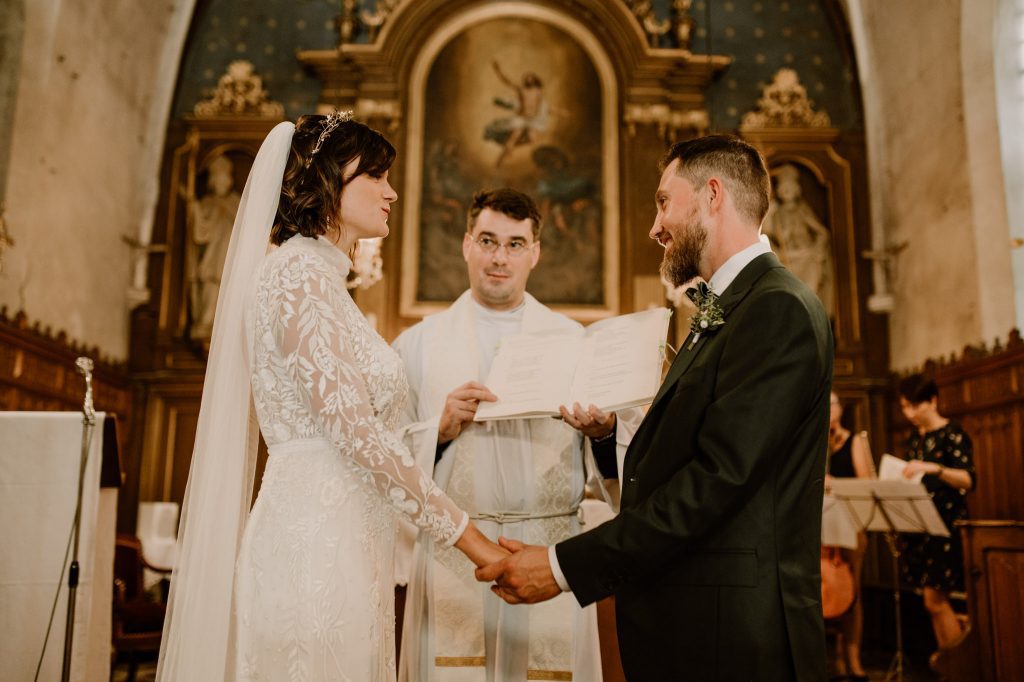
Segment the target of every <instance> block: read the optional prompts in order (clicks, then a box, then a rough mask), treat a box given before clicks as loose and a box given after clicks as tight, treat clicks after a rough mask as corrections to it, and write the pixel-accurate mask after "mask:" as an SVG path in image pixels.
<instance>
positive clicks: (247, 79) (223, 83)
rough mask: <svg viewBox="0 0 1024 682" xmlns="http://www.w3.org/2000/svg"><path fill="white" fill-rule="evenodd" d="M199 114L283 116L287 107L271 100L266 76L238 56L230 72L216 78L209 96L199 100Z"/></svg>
mask: <svg viewBox="0 0 1024 682" xmlns="http://www.w3.org/2000/svg"><path fill="white" fill-rule="evenodd" d="M194 112H195V115H196V116H201V117H204V118H214V117H217V116H260V117H263V118H284V106H283V105H282V104H281V103H280V102H275V101H273V100H271V99H270V95H269V94H268V93H267V91H266V89H265V88H264V87H263V79H262V78H261V77H260V76H259V75H258V74H257V73H256V72H255V70H254V68H253V65H252V63H251V62H247V61H246V60H244V59H238V60H235V61H233V62H231V64H229V65H228V70H227V73H225V74H224V75H223V76H221V77H220V80H219V81H217V87H216V88H214V90H213V91H212V92H211V93H210V96H209V98H208V99H204V100H201V101H199V102H197V103H196V106H195V108H194Z"/></svg>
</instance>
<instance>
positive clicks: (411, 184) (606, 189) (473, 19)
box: [345, 2, 646, 322]
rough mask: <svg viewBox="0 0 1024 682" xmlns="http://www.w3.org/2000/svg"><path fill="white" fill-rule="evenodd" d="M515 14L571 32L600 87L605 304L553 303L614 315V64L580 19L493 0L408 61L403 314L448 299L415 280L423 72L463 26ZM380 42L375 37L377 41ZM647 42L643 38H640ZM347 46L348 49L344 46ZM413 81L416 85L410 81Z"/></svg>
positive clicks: (440, 306) (420, 312) (564, 309)
mask: <svg viewBox="0 0 1024 682" xmlns="http://www.w3.org/2000/svg"><path fill="white" fill-rule="evenodd" d="M503 17H510V18H511V17H514V18H520V19H532V20H534V21H540V22H543V23H547V24H550V25H552V26H554V27H556V28H559V29H561V30H563V31H565V32H566V33H568V34H569V35H570V36H572V37H573V38H574V39H575V40H576V41H577V42H578V43H579V45H580V47H581V48H583V51H584V52H585V53H586V54H587V56H588V57H590V59H591V62H592V63H593V65H594V70H595V71H597V75H598V78H600V80H601V85H602V93H601V95H602V97H601V99H602V103H603V112H602V133H601V134H602V142H603V145H604V152H605V159H606V163H605V164H604V168H603V169H602V195H603V204H604V205H603V207H602V208H603V215H604V216H606V217H605V223H604V245H603V246H604V253H603V254H602V256H603V262H604V263H605V267H604V272H603V273H602V278H603V282H604V292H605V296H604V302H603V303H602V304H601V305H587V306H584V305H572V304H568V305H553V306H551V307H552V308H553V309H555V310H557V311H559V312H561V313H564V314H566V315H568V316H569V317H572V318H574V319H576V320H579V321H581V322H592V321H594V320H600V319H603V318H606V317H610V316H612V315H616V314H618V312H619V310H620V301H619V272H620V270H619V268H620V263H619V257H620V254H621V249H620V230H621V227H620V225H619V214H620V212H621V210H622V208H621V205H620V198H619V192H620V187H619V182H620V178H619V166H620V165H621V154H620V150H619V119H618V112H619V82H618V79H617V78H616V75H615V67H614V65H613V64H612V61H611V58H610V57H609V56H608V53H607V52H606V51H605V49H604V47H603V46H602V44H601V41H600V40H599V39H598V38H597V37H596V36H595V35H594V33H593V32H592V31H591V30H590V29H589V28H587V27H586V26H585V25H584V24H583V23H581V22H580V21H578V20H577V19H575V18H574V17H572V16H570V15H568V14H566V13H564V12H561V11H558V10H554V9H550V8H547V7H542V6H538V5H533V4H527V3H525V2H494V3H487V4H486V5H483V6H480V7H476V8H473V9H470V10H468V11H465V12H462V13H461V14H459V15H458V16H456V17H454V18H453V19H451V20H450V21H448V22H447V23H446V24H445V25H444V26H442V27H440V28H438V29H437V30H436V31H435V32H434V34H433V35H432V36H431V37H430V39H429V40H427V41H426V42H425V43H424V45H423V48H422V49H421V50H420V53H419V55H417V57H416V61H415V62H414V63H413V66H412V69H411V71H410V74H409V77H408V79H407V80H406V84H407V85H409V86H410V91H411V96H410V99H409V118H408V127H407V128H406V131H407V132H406V136H407V137H406V145H405V149H406V150H407V151H406V153H407V155H408V162H407V165H406V176H405V193H404V197H406V198H405V199H404V202H403V203H405V206H406V207H407V208H406V209H405V210H403V211H402V213H403V221H402V256H401V270H400V272H401V277H400V282H399V314H400V315H402V316H403V317H422V316H425V315H429V314H431V313H435V312H439V311H441V310H444V309H446V308H447V307H448V306H449V305H450V303H435V302H430V301H420V300H418V298H417V290H416V280H417V278H418V273H419V247H420V240H419V237H420V235H419V227H420V224H419V206H420V198H421V196H422V189H423V186H422V183H423V155H424V149H423V145H424V142H425V140H424V136H423V126H424V119H425V113H424V108H425V101H426V87H427V76H428V75H429V73H430V69H431V67H433V65H434V61H435V60H436V58H437V56H438V55H439V54H440V53H441V50H443V49H444V47H445V46H446V45H447V44H448V43H450V42H451V41H452V40H454V39H455V38H456V37H457V36H458V35H459V34H460V33H462V32H463V31H465V30H466V29H468V28H470V27H472V26H474V25H476V24H480V23H483V22H485V21H490V20H492V19H497V18H503ZM378 40H380V39H378ZM644 42H645V43H646V40H645V41H644ZM345 47H346V49H347V48H348V47H349V46H348V45H346V46H345ZM413 84H415V85H413Z"/></svg>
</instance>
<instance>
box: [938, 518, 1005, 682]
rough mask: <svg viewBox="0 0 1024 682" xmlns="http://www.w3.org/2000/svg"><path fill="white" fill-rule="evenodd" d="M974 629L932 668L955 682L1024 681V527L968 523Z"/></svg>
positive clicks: (962, 524) (967, 558) (965, 529)
mask: <svg viewBox="0 0 1024 682" xmlns="http://www.w3.org/2000/svg"><path fill="white" fill-rule="evenodd" d="M957 526H958V527H959V530H960V532H961V537H962V538H963V544H964V563H965V568H966V576H967V604H968V609H969V612H970V626H969V628H968V630H967V631H966V632H965V634H964V637H963V638H962V639H961V641H960V642H958V643H957V644H956V645H954V646H953V647H950V648H949V649H942V650H940V651H939V652H938V653H937V654H936V656H935V657H934V658H933V660H932V667H933V668H934V669H935V670H936V671H937V672H939V673H940V674H942V675H943V677H944V678H946V679H949V680H951V681H952V682H1003V681H1007V682H1008V681H1011V680H1012V681H1016V680H1024V648H1022V647H1021V646H1020V643H1021V639H1020V637H1021V632H1024V579H1022V576H1024V523H1021V522H1018V521H963V522H959V523H958V524H957Z"/></svg>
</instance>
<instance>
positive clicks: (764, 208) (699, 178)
mask: <svg viewBox="0 0 1024 682" xmlns="http://www.w3.org/2000/svg"><path fill="white" fill-rule="evenodd" d="M676 159H679V169H678V172H679V175H681V176H683V177H684V178H686V179H687V180H689V181H690V184H691V185H693V188H694V189H695V190H700V188H702V187H703V186H704V184H705V183H707V181H708V179H709V178H711V177H712V176H718V177H719V178H721V179H722V181H723V182H724V183H725V186H726V189H727V190H728V191H729V194H730V195H732V200H733V204H734V205H735V206H736V211H737V212H738V213H739V214H740V216H741V217H743V218H745V219H747V220H749V221H751V222H753V224H754V225H760V224H761V221H762V220H764V217H765V215H766V214H767V213H768V202H769V201H770V199H771V191H772V186H771V180H770V179H769V176H768V168H767V167H766V166H765V162H764V157H762V156H761V152H759V151H757V149H755V148H754V147H753V146H751V145H749V144H747V143H746V142H744V141H743V140H741V139H739V138H738V137H734V136H732V135H707V136H705V137H698V138H696V139H693V140H687V141H686V142H676V143H675V144H674V145H672V147H671V148H669V150H668V153H667V154H665V158H663V159H662V160H661V169H662V171H664V170H665V168H667V167H668V166H669V165H670V164H671V163H672V162H673V161H675V160H676Z"/></svg>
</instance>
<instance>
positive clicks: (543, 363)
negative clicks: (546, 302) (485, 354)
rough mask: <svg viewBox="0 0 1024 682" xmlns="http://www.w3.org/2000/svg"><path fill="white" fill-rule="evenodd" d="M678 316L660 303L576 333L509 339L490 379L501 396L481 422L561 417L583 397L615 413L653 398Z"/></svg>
mask: <svg viewBox="0 0 1024 682" xmlns="http://www.w3.org/2000/svg"><path fill="white" fill-rule="evenodd" d="M670 316H671V312H670V311H669V310H668V309H666V308H654V309H652V310H645V311H643V312H639V313H631V314H629V315H620V316H618V317H613V318H610V319H607V320H601V321H600V322H596V323H594V324H592V325H591V326H590V327H588V328H587V329H586V330H583V331H579V332H575V333H573V332H548V333H542V334H518V335H515V336H509V337H505V338H504V339H502V341H501V345H500V346H499V347H498V354H497V356H496V357H495V359H494V363H493V364H492V365H491V372H490V375H489V376H488V377H487V381H486V382H485V384H486V385H487V387H488V388H489V389H491V392H492V393H494V395H496V396H498V401H497V402H493V403H482V404H481V405H480V407H479V408H478V409H477V412H476V417H475V421H488V420H497V419H521V418H526V417H541V416H558V415H559V411H558V407H559V405H566V406H571V405H572V404H573V402H577V401H578V402H579V403H580V404H581V405H583V406H584V407H586V406H588V405H591V404H593V405H597V406H598V407H599V408H601V409H602V410H604V411H607V412H611V411H615V410H618V409H622V408H625V407H632V406H635V405H643V404H646V403H649V402H651V400H653V398H654V396H655V394H656V393H657V392H658V385H659V383H660V381H661V366H662V361H663V360H662V358H663V349H664V344H665V337H666V335H667V334H668V323H669V318H670Z"/></svg>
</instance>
